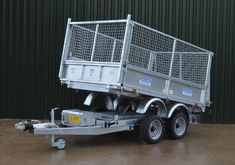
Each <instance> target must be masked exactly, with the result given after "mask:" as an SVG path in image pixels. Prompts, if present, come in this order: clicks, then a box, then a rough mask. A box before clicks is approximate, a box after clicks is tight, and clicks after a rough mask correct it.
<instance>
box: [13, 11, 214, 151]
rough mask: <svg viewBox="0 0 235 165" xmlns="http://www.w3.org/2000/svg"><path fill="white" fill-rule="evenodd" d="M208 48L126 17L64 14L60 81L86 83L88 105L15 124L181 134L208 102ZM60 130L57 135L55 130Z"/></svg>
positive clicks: (146, 137) (63, 130) (68, 130)
mask: <svg viewBox="0 0 235 165" xmlns="http://www.w3.org/2000/svg"><path fill="white" fill-rule="evenodd" d="M212 57H213V52H211V51H208V50H205V49H202V48H200V47H198V46H195V45H192V44H190V43H187V42H185V41H182V40H180V39H177V38H175V37H172V36H170V35H167V34H164V33H162V32H160V31H158V30H155V29H152V28H150V27H147V26H145V25H142V24H140V23H137V22H135V21H132V20H131V16H130V15H128V16H127V19H121V20H101V21H82V22H72V21H71V19H70V18H69V19H68V23H67V28H66V34H65V40H64V47H63V52H62V57H61V63H60V70H59V79H60V81H61V84H65V85H66V86H67V87H68V88H72V89H75V90H85V91H90V94H89V95H88V96H87V98H86V99H85V101H84V104H85V105H87V106H89V111H87V110H80V109H63V110H62V112H61V122H60V124H56V123H55V121H54V114H55V111H56V110H57V109H52V110H51V121H50V122H48V123H39V122H37V121H36V122H35V121H34V122H33V121H22V122H20V123H18V124H16V125H15V126H16V128H18V129H22V130H29V131H30V132H32V133H34V134H38V135H51V144H52V146H54V147H56V148H57V149H64V148H65V146H66V140H65V139H64V138H62V137H60V136H62V135H101V134H108V133H113V132H119V131H133V130H138V131H139V135H140V138H141V139H142V140H143V141H144V142H145V143H147V144H152V143H157V142H159V141H160V140H161V138H162V136H163V133H164V132H166V134H167V136H168V137H169V138H172V139H181V138H183V137H184V136H185V134H186V133H187V128H188V125H189V122H199V112H204V111H205V107H206V106H210V68H211V61H212ZM55 137H57V138H55Z"/></svg>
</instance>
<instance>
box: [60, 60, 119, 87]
mask: <svg viewBox="0 0 235 165" xmlns="http://www.w3.org/2000/svg"><path fill="white" fill-rule="evenodd" d="M118 72H119V67H118V66H104V65H82V64H67V65H66V68H65V75H64V77H63V78H64V79H67V80H70V81H77V80H82V81H91V82H93V83H95V82H99V83H102V82H104V83H117V81H118Z"/></svg>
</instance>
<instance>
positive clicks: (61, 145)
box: [55, 137, 67, 150]
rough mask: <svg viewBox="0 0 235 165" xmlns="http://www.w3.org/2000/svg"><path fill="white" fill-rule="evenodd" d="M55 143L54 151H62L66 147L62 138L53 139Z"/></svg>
mask: <svg viewBox="0 0 235 165" xmlns="http://www.w3.org/2000/svg"><path fill="white" fill-rule="evenodd" d="M55 143H56V146H55V147H56V149H58V150H63V149H65V147H66V145H67V142H66V140H65V139H64V138H62V137H58V138H56V139H55Z"/></svg>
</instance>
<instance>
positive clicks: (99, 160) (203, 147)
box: [0, 119, 235, 165]
mask: <svg viewBox="0 0 235 165" xmlns="http://www.w3.org/2000/svg"><path fill="white" fill-rule="evenodd" d="M16 122H18V120H6V119H4V120H0V165H11V164H12V165H13V164H14V165H18V164H19V165H20V164H24V165H25V164H32V165H37V164H38V165H39V164H40V165H43V164H50V165H54V164H55V165H62V164H66V165H70V164H74V165H75V164H76V165H78V164H79V165H83V164H85V165H93V164H94V165H97V164H100V165H109V164H112V165H125V164H133V165H137V164H141V165H146V164H164V165H172V164H174V165H182V164H184V165H221V164H224V165H232V164H235V125H208V124H200V125H190V127H189V132H188V134H187V136H186V137H185V138H184V139H182V140H170V139H168V138H164V139H163V140H162V141H161V142H160V143H158V144H154V145H145V144H142V143H140V142H139V141H138V138H136V137H135V136H134V134H133V133H129V132H123V133H115V134H109V135H104V136H84V137H78V136H70V137H67V140H68V142H69V144H68V146H67V148H66V150H63V151H58V150H56V149H54V148H51V147H50V144H49V141H50V138H44V137H42V136H34V135H32V134H29V133H23V132H19V131H18V130H15V129H14V127H13V125H14V123H16Z"/></svg>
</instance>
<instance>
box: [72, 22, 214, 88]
mask: <svg viewBox="0 0 235 165" xmlns="http://www.w3.org/2000/svg"><path fill="white" fill-rule="evenodd" d="M127 23H128V22H127V21H123V22H115V21H113V22H108V21H107V22H105V21H104V22H102V23H97V22H91V23H85V24H72V27H71V29H72V30H71V40H70V44H69V51H68V60H78V61H92V62H102V63H104V62H108V63H120V62H121V59H122V58H124V57H122V54H123V52H125V53H126V54H124V55H125V57H126V58H127V59H126V61H127V63H128V64H129V65H132V66H135V67H138V68H141V69H143V70H146V71H149V72H157V73H160V74H163V75H167V76H171V77H174V78H177V79H180V80H184V81H189V82H192V83H195V84H199V85H205V83H206V75H207V67H208V60H209V58H208V56H209V53H210V52H209V51H207V50H204V49H201V48H199V47H197V46H194V45H192V44H189V43H187V42H184V41H182V40H179V39H177V38H174V37H172V36H169V35H167V34H164V33H162V32H159V31H157V30H155V29H151V28H149V27H147V26H144V25H142V24H139V23H137V22H134V21H131V23H130V25H131V26H130V27H129V28H130V29H128V28H126V26H127ZM127 30H129V31H128V32H129V33H127V32H126V31H127ZM125 33H127V34H126V35H128V36H127V38H125ZM125 40H126V42H125ZM123 44H128V46H127V47H125V45H123ZM124 49H128V50H127V51H125V50H124ZM124 55H123V56H124Z"/></svg>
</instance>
